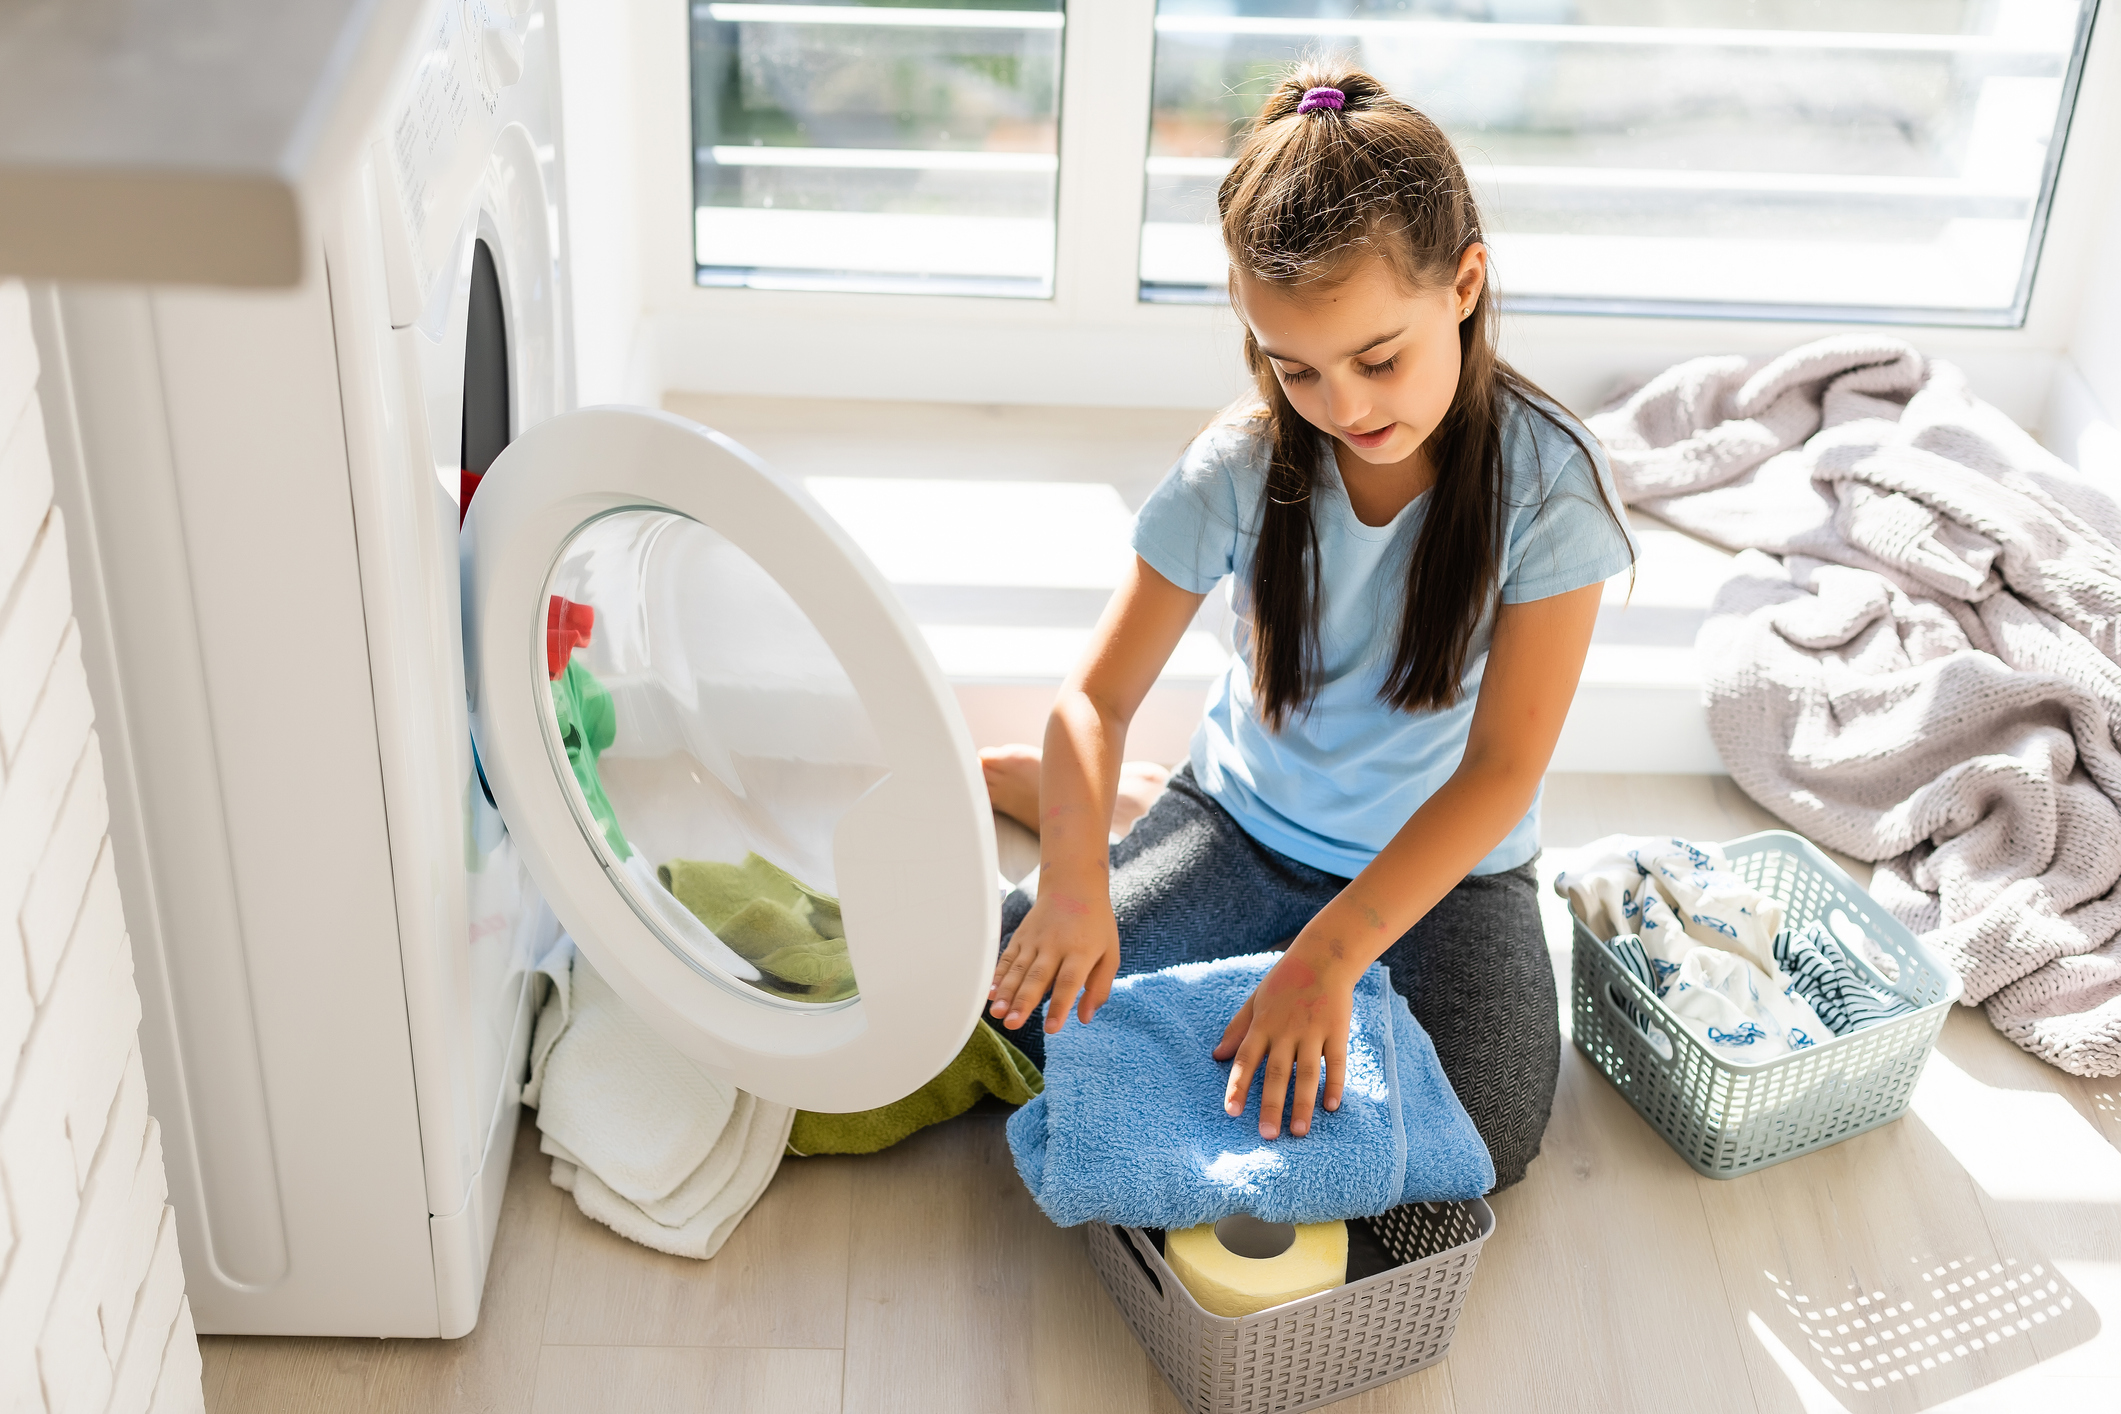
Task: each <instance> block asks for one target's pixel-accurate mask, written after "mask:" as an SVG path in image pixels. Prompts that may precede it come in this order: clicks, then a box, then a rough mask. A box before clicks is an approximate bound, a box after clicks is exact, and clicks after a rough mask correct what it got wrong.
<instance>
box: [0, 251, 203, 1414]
mask: <svg viewBox="0 0 2121 1414" xmlns="http://www.w3.org/2000/svg"><path fill="white" fill-rule="evenodd" d="M36 381H37V354H36V347H35V345H34V344H33V343H32V342H31V339H30V323H29V302H28V299H27V297H26V295H25V293H24V291H23V288H22V286H21V284H20V283H18V282H14V281H0V1414H14V1412H15V1411H51V1414H61V1411H64V1414H106V1411H108V1414H148V1412H149V1411H154V1414H186V1412H187V1411H202V1410H203V1409H204V1408H205V1402H204V1400H203V1398H202V1396H201V1394H200V1385H199V1343H198V1338H197V1336H196V1335H195V1334H194V1333H193V1330H192V1321H191V1310H190V1308H189V1307H188V1306H186V1304H185V1301H184V1272H183V1269H182V1267H181V1266H180V1265H179V1263H178V1260H177V1237H176V1223H175V1220H174V1216H173V1215H172V1213H171V1212H170V1209H169V1205H168V1203H167V1202H166V1199H167V1197H168V1184H167V1183H166V1182H165V1180H164V1178H163V1172H162V1136H161V1133H160V1131H159V1130H158V1129H157V1128H156V1127H155V1122H154V1120H153V1118H152V1117H150V1116H149V1114H148V1113H147V1084H146V1081H145V1080H144V1079H143V1078H142V1075H141V1072H140V1051H139V1045H138V1040H137V1032H138V1030H139V1024H140V997H139V993H138V992H137V991H135V990H134V987H133V960H132V948H131V946H130V944H129V943H128V942H127V940H126V936H125V916H124V912H123V910H122V908H121V907H120V904H119V900H118V885H117V879H116V875H115V873H114V872H113V867H112V863H111V856H110V841H109V839H108V838H107V836H106V831H107V829H108V826H109V822H110V811H109V807H108V805H107V803H106V801H105V798H104V792H103V759H102V755H101V753H100V750H99V748H98V746H97V744H96V734H95V731H94V710H93V708H92V707H91V705H90V702H89V696H88V679H87V677H86V676H85V675H84V673H83V671H82V666H81V645H80V634H79V631H78V630H77V629H76V628H75V626H74V622H73V606H72V599H71V596H70V594H69V592H68V589H67V577H66V575H67V571H66V526H65V524H64V522H63V520H62V519H61V517H60V514H59V511H58V509H57V508H56V507H55V506H53V504H52V478H51V464H50V461H49V460H48V458H47V457H46V455H45V444H44V424H43V421H42V418H41V416H40V414H39V412H38V407H37V399H36V397H35V392H36Z"/></svg>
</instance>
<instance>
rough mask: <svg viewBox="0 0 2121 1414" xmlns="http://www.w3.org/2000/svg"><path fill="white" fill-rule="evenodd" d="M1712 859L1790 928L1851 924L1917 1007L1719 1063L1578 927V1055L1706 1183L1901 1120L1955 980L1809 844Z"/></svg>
mask: <svg viewBox="0 0 2121 1414" xmlns="http://www.w3.org/2000/svg"><path fill="white" fill-rule="evenodd" d="M1723 852H1724V857H1725V858H1726V859H1728V860H1729V861H1730V870H1731V872H1732V873H1734V874H1736V875H1738V876H1739V877H1740V878H1742V879H1744V880H1745V881H1746V883H1748V884H1750V885H1751V886H1752V887H1754V888H1756V889H1758V890H1759V891H1760V892H1762V893H1764V894H1767V895H1768V896H1769V897H1771V898H1775V899H1779V900H1781V902H1782V905H1783V908H1784V910H1785V916H1786V923H1787V926H1788V927H1790V928H1792V929H1796V928H1802V927H1803V926H1805V925H1806V924H1808V923H1811V922H1813V921H1815V920H1826V921H1827V922H1828V925H1829V927H1831V926H1832V919H1833V916H1834V914H1835V913H1837V912H1839V913H1840V914H1842V915H1843V916H1844V918H1845V919H1846V920H1847V922H1849V923H1853V924H1855V925H1856V926H1857V927H1858V928H1861V929H1862V930H1863V931H1864V932H1865V933H1866V934H1868V935H1869V936H1870V938H1871V940H1872V941H1873V942H1875V943H1877V944H1878V945H1879V947H1880V948H1882V949H1883V950H1884V952H1885V953H1886V954H1887V955H1889V956H1890V957H1891V958H1892V959H1893V960H1894V962H1895V963H1896V964H1897V967H1898V973H1899V975H1898V976H1897V977H1886V976H1885V975H1883V973H1881V972H1879V971H1878V970H1877V969H1876V968H1872V967H1870V965H1869V963H1868V962H1867V961H1866V960H1865V959H1862V958H1858V959H1857V962H1858V965H1859V966H1862V967H1864V968H1866V970H1868V971H1869V972H1870V974H1871V981H1872V982H1873V983H1874V984H1876V985H1878V986H1881V987H1884V988H1886V989H1888V990H1890V991H1892V992H1895V993H1897V994H1898V995H1900V996H1901V997H1903V998H1905V999H1906V1000H1908V1001H1910V1002H1913V1003H1914V1004H1915V1006H1916V1007H1917V1010H1916V1011H1914V1012H1912V1013H1910V1014H1908V1015H1906V1016H1897V1017H1894V1018H1893V1019H1892V1020H1890V1021H1884V1022H1880V1023H1878V1024H1877V1025H1875V1026H1868V1027H1865V1028H1863V1029H1862V1030H1860V1031H1852V1032H1849V1033H1848V1034H1847V1035H1844V1036H1836V1037H1834V1038H1832V1039H1831V1040H1828V1041H1823V1042H1821V1043H1820V1044H1818V1045H1816V1046H1810V1047H1807V1048H1805V1049H1804V1050H1801V1051H1793V1052H1791V1053H1790V1054H1788V1055H1785V1056H1776V1057H1774V1058H1773V1059H1771V1060H1761V1061H1750V1062H1748V1061H1736V1060H1730V1059H1727V1058H1725V1057H1724V1056H1722V1055H1720V1054H1718V1053H1717V1052H1716V1051H1714V1050H1712V1049H1711V1048H1710V1047H1709V1045H1708V1043H1707V1042H1705V1041H1703V1040H1701V1039H1700V1038H1699V1037H1697V1036H1696V1035H1695V1034H1694V1033H1693V1032H1692V1031H1689V1030H1688V1029H1687V1028H1686V1027H1685V1026H1683V1025H1681V1024H1679V1022H1678V1021H1677V1020H1676V1019H1675V1018H1674V1017H1673V1016H1672V1014H1671V1012H1670V1011H1669V1010H1668V1009H1667V1008H1666V1007H1665V1004H1664V1002H1663V1001H1662V1000H1661V999H1660V998H1659V997H1658V996H1657V994H1656V993H1655V992H1653V991H1651V990H1650V988H1648V987H1647V986H1645V985H1644V984H1643V983H1642V982H1641V981H1640V980H1639V979H1638V978H1637V977H1635V975H1634V974H1633V973H1631V972H1629V971H1628V970H1627V969H1626V968H1624V967H1622V966H1621V965H1620V963H1619V962H1618V961H1617V960H1616V959H1615V958H1614V957H1613V955H1612V953H1611V952H1609V951H1608V950H1607V949H1606V947H1605V945H1604V943H1603V942H1602V941H1601V940H1600V939H1598V938H1595V937H1593V936H1592V935H1591V931H1590V930H1589V929H1588V928H1586V927H1584V926H1583V920H1582V919H1577V920H1576V923H1575V934H1576V948H1575V962H1574V966H1573V967H1572V969H1571V973H1572V981H1573V985H1572V987H1571V991H1572V992H1573V994H1574V1012H1575V1019H1574V1029H1575V1033H1576V1045H1577V1048H1578V1049H1580V1050H1581V1051H1582V1052H1583V1053H1584V1054H1585V1055H1587V1056H1589V1057H1590V1058H1591V1062H1592V1064H1594V1065H1596V1066H1597V1067H1598V1068H1599V1069H1600V1070H1602V1071H1604V1072H1605V1074H1606V1078H1607V1079H1609V1080H1611V1081H1612V1082H1613V1084H1615V1085H1616V1086H1618V1087H1619V1088H1620V1093H1621V1094H1623V1095H1625V1096H1627V1097H1628V1103H1630V1104H1632V1105H1633V1106H1634V1107H1635V1108H1636V1109H1637V1110H1638V1111H1640V1112H1641V1114H1642V1117H1643V1118H1644V1119H1646V1120H1648V1121H1649V1122H1650V1126H1651V1128H1653V1129H1655V1130H1656V1131H1657V1132H1658V1133H1659V1134H1662V1135H1663V1136H1664V1137H1665V1139H1666V1140H1668V1141H1669V1142H1670V1143H1671V1146H1672V1147H1673V1148H1674V1149H1676V1150H1678V1151H1679V1156H1680V1157H1681V1158H1683V1159H1685V1160H1686V1161H1687V1163H1688V1164H1690V1165H1692V1166H1693V1168H1694V1170H1695V1171H1696V1172H1697V1173H1702V1174H1706V1175H1708V1176H1709V1177H1710V1178H1736V1177H1737V1176H1738V1175H1739V1174H1742V1173H1750V1172H1752V1171H1753V1170H1754V1169H1757V1168H1765V1167H1766V1166H1767V1165H1769V1164H1779V1163H1781V1162H1782V1161H1783V1160H1784V1159H1793V1158H1795V1157H1797V1155H1799V1154H1804V1153H1809V1152H1810V1151H1812V1150H1813V1149H1818V1148H1822V1147H1824V1146H1826V1145H1828V1144H1836V1143H1839V1142H1840V1141H1841V1140H1843V1139H1847V1138H1849V1137H1850V1136H1851V1135H1855V1134H1861V1133H1862V1132H1863V1131H1864V1130H1866V1129H1875V1128H1877V1127H1878V1126H1879V1125H1881V1124H1887V1123H1890V1122H1891V1121H1893V1120H1896V1119H1898V1118H1899V1117H1900V1115H1901V1113H1902V1112H1903V1111H1904V1110H1906V1109H1907V1104H1908V1100H1909V1099H1910V1098H1911V1097H1912V1096H1913V1094H1914V1092H1915V1081H1916V1080H1917V1078H1919V1077H1920V1076H1921V1074H1922V1065H1923V1062H1924V1061H1926V1060H1927V1059H1928V1058H1929V1053H1930V1046H1931V1045H1932V1044H1933V1043H1934V1042H1935V1041H1936V1039H1937V1032H1938V1029H1939V1028H1940V1027H1942V1026H1943V1025H1944V1017H1945V1012H1946V1009H1947V1008H1949V1007H1950V1006H1951V1004H1952V1003H1953V1002H1954V1001H1957V1000H1958V998H1959V977H1958V974H1957V973H1955V972H1953V971H1952V969H1951V968H1950V967H1948V966H1946V965H1945V963H1944V962H1943V960H1942V959H1940V958H1939V957H1938V956H1937V955H1936V954H1935V953H1934V952H1932V951H1930V949H1928V948H1927V947H1924V946H1923V945H1922V944H1921V943H1920V942H1918V941H1916V939H1915V935H1914V934H1913V933H1910V932H1909V931H1908V930H1907V929H1906V928H1904V927H1902V926H1901V925H1900V923H1899V922H1898V921H1896V920H1895V919H1894V918H1893V917H1892V916H1891V915H1889V914H1887V913H1886V912H1885V910H1884V909H1882V908H1880V907H1879V906H1878V904H1877V903H1876V902H1875V901H1874V900H1873V899H1872V898H1871V896H1870V895H1869V894H1866V893H1865V892H1864V891H1863V890H1862V889H1859V888H1857V887H1856V885H1855V882H1854V881H1853V880H1851V879H1850V878H1849V877H1848V875H1846V874H1844V873H1843V872H1842V871H1841V870H1840V869H1838V868H1836V867H1835V866H1834V864H1833V862H1832V861H1831V860H1829V859H1828V858H1827V857H1826V856H1825V855H1823V854H1821V853H1820V852H1819V851H1818V850H1817V849H1816V848H1814V847H1813V846H1812V844H1811V843H1810V841H1808V840H1805V839H1803V838H1801V837H1799V836H1797V835H1793V834H1791V833H1789V832H1788V831H1786V830H1766V831H1763V832H1761V833H1760V834H1757V835H1747V836H1746V837H1745V838H1743V839H1739V840H1733V841H1732V842H1731V843H1729V844H1727V845H1725V846H1723ZM1850 951H1851V952H1852V953H1853V952H1854V951H1855V950H1854V949H1851V950H1850Z"/></svg>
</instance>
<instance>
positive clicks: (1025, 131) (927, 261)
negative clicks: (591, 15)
mask: <svg viewBox="0 0 2121 1414" xmlns="http://www.w3.org/2000/svg"><path fill="white" fill-rule="evenodd" d="M1063 23H1064V17H1063V13H1062V9H1061V0H934V3H924V4H921V5H919V6H907V5H894V4H860V3H857V4H822V5H812V4H782V3H778V0H771V2H770V3H763V4H757V3H731V4H723V3H709V4H695V5H694V6H693V8H692V36H693V39H692V59H693V63H692V87H693V94H692V99H693V106H692V111H693V133H694V172H695V179H694V201H693V205H694V241H695V250H696V261H697V268H698V280H699V283H700V284H702V285H748V286H752V287H755V288H774V289H829V290H883V291H926V292H931V293H945V294H989V295H1016V296H1025V297H1031V298H1044V297H1046V296H1049V295H1051V294H1052V292H1053V243H1054V205H1055V186H1056V179H1057V176H1058V166H1059V163H1058V154H1059V117H1060V70H1061V36H1062V27H1063Z"/></svg>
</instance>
